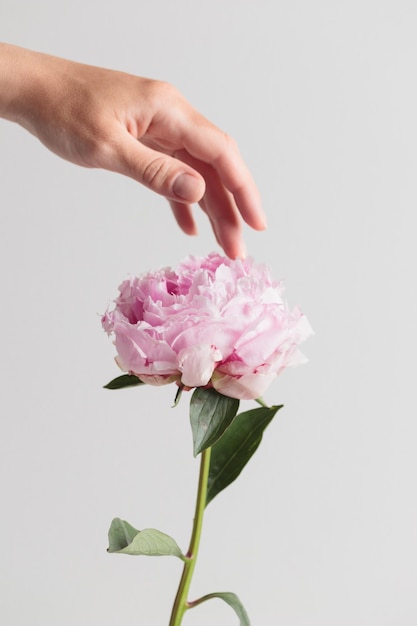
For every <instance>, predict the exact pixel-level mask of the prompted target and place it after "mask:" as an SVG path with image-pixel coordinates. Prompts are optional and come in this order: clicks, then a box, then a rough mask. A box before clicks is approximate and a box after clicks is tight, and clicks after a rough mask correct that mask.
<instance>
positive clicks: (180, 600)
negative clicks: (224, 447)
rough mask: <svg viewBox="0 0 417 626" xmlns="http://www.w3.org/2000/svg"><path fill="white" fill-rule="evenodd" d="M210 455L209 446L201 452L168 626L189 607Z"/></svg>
mask: <svg viewBox="0 0 417 626" xmlns="http://www.w3.org/2000/svg"><path fill="white" fill-rule="evenodd" d="M210 456H211V448H207V449H206V450H203V452H202V453H201V463H200V476H199V479H198V491H197V501H196V505H195V513H194V522H193V531H192V534H191V540H190V547H189V548H188V552H187V554H186V558H185V563H184V569H183V571H182V576H181V580H180V584H179V587H178V591H177V595H176V597H175V601H174V606H173V608H172V613H171V619H170V621H169V626H180V624H181V622H182V618H183V616H184V613H185V611H186V610H187V609H188V608H190V605H189V603H188V601H187V596H188V590H189V588H190V584H191V578H192V576H193V572H194V568H195V563H196V559H197V554H198V548H199V545H200V537H201V530H202V527H203V516H204V509H205V506H206V498H207V479H208V475H209V469H210Z"/></svg>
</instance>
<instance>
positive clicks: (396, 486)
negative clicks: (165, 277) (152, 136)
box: [0, 0, 417, 626]
mask: <svg viewBox="0 0 417 626" xmlns="http://www.w3.org/2000/svg"><path fill="white" fill-rule="evenodd" d="M416 26H417V8H416V4H415V3H414V2H411V1H409V2H406V1H401V0H399V1H397V2H393V1H392V2H389V1H384V0H382V1H381V2H371V1H370V0H362V1H361V2H359V1H353V2H349V3H341V2H339V3H336V2H330V1H324V0H318V1H317V2H314V3H313V2H308V1H307V0H300V1H298V2H288V1H284V2H274V1H272V0H271V1H262V0H260V1H259V2H256V3H254V2H248V1H246V0H243V1H242V0H239V2H237V0H236V1H233V2H232V1H227V0H222V1H220V0H211V2H210V3H202V2H195V1H194V2H191V1H186V0H179V1H177V2H168V0H165V1H158V0H155V1H154V2H152V3H150V2H133V1H132V0H119V1H118V2H117V3H116V2H114V3H104V2H98V1H90V0H83V2H81V1H79V0H73V1H72V2H53V1H52V0H38V1H37V2H36V3H32V2H29V0H25V1H24V0H13V1H12V0H2V2H1V4H0V40H2V41H7V42H10V43H16V44H19V45H22V46H25V47H28V48H32V49H36V50H42V51H45V52H49V53H52V54H56V55H59V56H64V57H68V58H72V59H74V60H78V61H83V62H87V63H91V64H95V65H102V66H106V67H112V68H115V69H120V70H124V71H127V72H131V73H135V74H139V75H145V76H150V77H154V78H160V79H164V80H168V81H170V82H172V83H174V84H175V85H176V86H177V87H178V88H179V89H180V90H181V91H182V92H183V93H184V95H185V96H186V97H187V98H188V99H189V100H190V101H191V102H192V103H193V104H194V105H195V106H196V107H197V108H198V109H199V110H200V111H201V112H202V113H204V114H205V115H206V116H207V117H209V118H210V119H211V120H212V121H213V122H215V123H216V124H217V125H219V126H220V127H222V128H223V129H224V130H226V131H227V132H228V133H230V134H231V135H232V136H233V137H234V138H235V139H236V140H237V142H238V144H239V146H240V149H241V152H242V154H243V155H244V157H245V159H246V161H247V163H248V165H249V167H250V168H251V170H252V172H253V174H254V176H255V179H256V180H257V182H258V185H259V187H260V190H261V193H262V196H263V202H264V207H265V209H266V211H267V216H268V222H269V228H268V230H267V231H266V232H265V233H252V232H249V230H248V229H246V242H247V245H248V249H249V253H250V254H251V255H252V256H254V257H255V258H256V259H257V260H258V261H262V262H265V263H267V264H268V265H269V266H270V267H271V268H272V272H273V275H274V276H275V277H276V278H283V279H284V280H285V282H286V285H287V292H286V293H287V297H288V300H289V302H290V304H291V305H294V304H299V305H300V306H301V308H302V309H303V311H304V312H305V313H306V314H307V316H308V317H309V319H310V321H311V324H312V326H313V327H314V329H315V333H316V334H315V337H314V338H312V339H310V340H309V341H308V342H307V343H306V344H305V345H304V352H305V353H306V354H307V355H308V357H309V364H308V365H306V366H303V367H301V368H299V369H296V370H292V371H287V372H285V373H284V374H283V375H282V376H281V377H280V378H279V379H277V381H276V382H275V383H274V384H273V385H272V387H271V388H270V390H269V391H268V393H267V395H266V398H265V399H266V400H267V401H268V402H270V403H281V402H282V403H284V404H285V408H284V410H283V411H281V412H280V413H279V414H278V416H277V418H276V420H275V423H273V424H272V425H271V426H270V427H269V429H268V430H267V431H266V433H265V438H264V441H263V443H262V446H261V448H260V449H259V451H258V453H257V455H256V456H255V457H254V460H253V461H252V463H251V464H250V465H249V466H248V467H247V469H246V470H245V472H244V474H242V476H241V478H240V479H239V480H238V481H237V482H236V483H235V485H233V486H232V487H230V488H229V489H228V490H227V491H226V492H225V493H224V494H222V495H221V496H219V497H218V499H216V501H215V502H213V504H212V505H210V506H209V508H208V509H207V515H206V522H205V530H204V535H203V543H202V548H201V554H200V558H199V562H198V564H197V569H196V575H195V579H194V581H193V587H192V596H195V597H197V596H198V595H201V594H204V593H207V592H210V591H214V590H220V591H222V590H231V591H235V592H236V593H238V595H239V596H240V597H241V599H242V601H243V602H244V604H245V606H246V608H247V610H248V613H249V615H250V616H251V619H252V623H253V624H254V625H256V626H270V625H272V624H279V625H282V626H335V625H336V626H352V625H354V626H394V625H395V626H396V625H397V624H401V626H414V625H415V624H416V623H417V599H416V598H417V596H416V593H415V589H416V583H417V544H416V528H417V506H416V496H415V494H416V486H415V485H416V469H417V460H416V455H415V441H416V435H417V427H416V411H415V398H414V395H415V394H414V389H415V353H416V347H417V346H416V319H417V306H416V281H415V266H416V249H415V232H416V227H415V215H414V214H415V210H416V199H417V193H416V170H417V168H416V166H417V156H416V145H417V126H416V115H415V112H416V110H417V97H416V94H417V91H416V84H415V82H416V58H417V56H416V55H417V40H416V36H415V33H416ZM0 159H1V171H0V203H1V213H0V220H1V222H0V223H1V227H0V276H1V283H0V285H1V286H0V289H1V302H2V306H1V308H0V324H1V328H2V347H1V351H2V359H1V400H0V402H1V420H0V494H1V512H2V514H1V522H0V529H1V537H2V540H1V544H2V547H1V567H0V585H1V591H0V622H1V623H2V624H7V625H8V626H23V625H25V626H26V625H30V626H38V625H39V626H41V625H42V626H56V625H57V624H59V626H75V625H79V626H87V625H89V626H92V625H98V624H100V626H114V625H115V624H120V626H134V625H137V624H146V625H147V626H163V625H164V624H167V623H168V619H169V613H170V607H171V604H172V601H173V598H174V595H175V590H176V586H177V582H178V579H179V575H180V569H181V564H180V562H179V561H178V562H177V561H176V560H174V559H163V558H160V559H145V558H139V557H138V558H133V557H122V556H118V555H107V554H106V547H107V529H108V526H109V524H110V521H111V519H112V517H114V516H120V517H122V518H124V519H127V520H129V521H130V522H131V523H132V524H133V525H134V526H136V527H138V528H144V527H149V526H151V527H156V528H160V529H161V530H163V531H165V532H167V533H169V534H171V535H172V536H174V537H175V538H176V539H177V541H178V543H179V544H180V546H182V547H183V548H184V549H185V547H186V544H187V542H188V537H189V532H190V528H191V522H192V514H193V506H194V493H195V487H196V479H197V471H198V468H197V465H196V462H195V461H194V460H193V458H192V450H191V435H190V428H189V424H188V413H187V402H186V401H184V400H183V401H182V403H181V405H180V406H179V407H177V408H176V409H171V408H170V407H171V404H172V399H173V394H174V389H172V388H171V387H169V388H164V389H162V390H161V389H160V390H157V389H153V388H145V389H140V390H137V389H135V390H124V391H121V392H114V393H111V392H109V391H105V390H103V389H102V385H103V384H105V383H106V382H107V381H108V380H110V379H111V378H113V377H114V376H115V375H117V373H118V371H117V368H116V366H115V364H114V362H113V355H114V350H113V347H112V345H111V342H110V341H109V340H108V339H107V337H106V336H105V334H104V333H103V331H102V330H101V327H100V314H101V313H102V312H103V311H104V309H105V308H106V306H107V305H108V303H109V301H110V300H111V299H112V298H113V297H114V296H115V295H116V290H117V286H118V284H119V283H120V282H121V280H122V279H123V278H124V277H125V276H126V275H127V274H128V273H130V272H135V273H140V272H144V271H146V270H148V269H154V268H157V267H159V266H164V265H170V264H174V265H175V264H177V263H178V262H179V261H180V260H181V259H182V258H183V257H184V256H186V255H187V254H197V255H203V254H207V253H208V252H210V251H211V250H215V249H217V248H216V244H215V241H214V239H213V236H212V234H211V232H210V230H209V226H208V224H207V222H206V220H205V217H204V215H202V214H201V215H200V214H199V217H198V222H199V227H200V235H199V237H198V238H187V237H186V236H185V235H183V234H182V233H181V232H180V231H179V230H178V228H177V227H176V225H175V223H174V219H173V218H172V216H171V215H170V212H169V209H168V207H167V205H166V203H165V201H164V200H163V199H162V198H160V197H158V196H156V195H154V194H152V193H151V192H149V191H148V190H146V189H144V188H141V187H140V186H139V185H138V184H136V183H134V182H133V181H131V180H129V179H127V178H122V177H121V176H118V175H116V174H111V173H108V172H101V171H88V170H83V169H81V168H77V167H76V166H73V165H71V164H69V163H66V162H64V161H61V160H59V159H58V158H57V157H55V156H54V155H52V154H50V153H49V152H48V151H47V150H46V149H45V148H44V147H43V146H42V145H41V144H39V143H38V142H37V141H36V139H34V138H33V137H32V136H30V135H29V134H27V133H26V132H25V131H23V130H22V129H20V128H19V127H17V126H13V125H12V124H10V123H8V122H5V121H1V120H0ZM184 622H186V623H187V625H188V624H189V625H190V626H191V625H193V626H209V625H212V624H213V623H217V624H224V625H226V624H234V623H235V622H236V618H235V616H234V615H233V613H232V612H231V611H230V609H229V608H228V607H227V606H226V605H222V604H221V603H220V602H213V603H212V604H211V605H210V604H207V605H204V606H203V607H201V608H199V609H196V610H195V611H193V612H192V613H190V614H189V615H187V616H186V619H185V620H184Z"/></svg>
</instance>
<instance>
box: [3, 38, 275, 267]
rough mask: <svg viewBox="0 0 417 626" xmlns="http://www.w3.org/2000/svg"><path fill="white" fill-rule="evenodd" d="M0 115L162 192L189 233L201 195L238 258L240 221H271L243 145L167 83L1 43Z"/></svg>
mask: <svg viewBox="0 0 417 626" xmlns="http://www.w3.org/2000/svg"><path fill="white" fill-rule="evenodd" d="M0 117H3V118H5V119H7V120H10V121H13V122H16V123H18V124H20V125H21V126H22V127H24V128H25V129H26V130H28V131H29V132H31V133H32V134H33V135H35V136H36V137H37V138H38V139H39V140H40V141H41V142H42V143H43V144H44V145H45V146H46V147H47V148H49V149H50V150H51V151H52V152H54V153H55V154H57V155H59V156H60V157H62V158H64V159H67V160H68V161H71V162H72V163H75V164H77V165H81V166H84V167H94V168H102V169H106V170H111V171H113V172H118V173H119V174H124V175H126V176H129V177H131V178H133V179H134V180H136V181H138V182H139V183H141V184H143V185H145V186H146V187H148V188H149V189H151V190H153V191H155V192H156V193H158V194H161V195H162V196H165V197H166V198H167V200H168V201H169V203H170V205H171V208H172V211H173V213H174V216H175V219H176V221H177V223H178V225H179V226H180V228H181V229H182V230H183V231H184V232H185V233H187V234H189V235H194V234H196V232H197V230H196V224H195V220H194V217H193V211H192V205H193V204H195V203H198V204H199V205H200V207H201V208H202V209H203V211H205V213H206V214H207V216H208V218H209V220H210V223H211V225H212V228H213V231H214V234H215V236H216V239H217V242H218V243H219V245H220V246H221V247H222V248H223V250H224V252H225V253H226V254H227V255H228V256H230V257H232V258H235V257H239V256H240V257H243V256H245V247H244V242H243V238H242V220H243V221H244V222H246V223H247V224H248V225H249V226H250V227H252V228H254V229H256V230H263V229H264V228H265V216H264V213H263V211H262V207H261V201H260V196H259V192H258V189H257V187H256V185H255V182H254V180H253V178H252V175H251V174H250V172H249V170H248V168H247V166H246V165H245V163H244V161H243V159H242V157H241V155H240V153H239V150H238V148H237V146H236V143H235V142H234V140H233V139H232V138H231V137H230V136H229V135H227V134H226V133H224V132H223V131H221V130H220V129H219V128H217V127H216V126H215V125H214V124H212V123H211V122H210V121H209V120H207V119H206V118H205V117H203V116H202V115H201V114H200V113H199V112H198V111H196V110H195V109H194V108H193V107H192V106H191V104H189V102H187V100H186V99H185V98H184V97H183V96H182V95H181V93H180V92H179V91H178V90H177V89H176V88H175V87H173V86H172V85H171V84H169V83H166V82H163V81H157V80H152V79H149V78H141V77H138V76H133V75H130V74H125V73H123V72H118V71H114V70H108V69H103V68H99V67H93V66H89V65H84V64H80V63H75V62H73V61H68V60H66V59H61V58H57V57H53V56H50V55H46V54H42V53H39V52H33V51H30V50H26V49H24V48H19V47H17V46H13V45H9V44H2V43H0Z"/></svg>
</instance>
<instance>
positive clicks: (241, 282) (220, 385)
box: [102, 253, 312, 400]
mask: <svg viewBox="0 0 417 626" xmlns="http://www.w3.org/2000/svg"><path fill="white" fill-rule="evenodd" d="M119 292H120V295H119V297H118V298H117V299H116V300H115V306H114V307H113V308H112V309H109V310H108V311H107V312H106V313H105V314H104V316H103V318H102V323H103V328H104V329H105V330H106V332H107V333H108V334H111V335H113V336H114V343H115V346H116V351H117V357H116V361H117V363H118V365H119V367H120V368H121V369H122V370H123V371H124V372H129V373H130V374H135V375H136V376H138V377H139V378H140V379H141V380H142V381H143V382H145V383H150V384H153V385H163V384H166V383H170V382H173V381H175V382H177V384H180V385H182V386H184V387H188V388H191V387H204V386H207V385H210V386H213V387H214V388H215V389H216V390H217V391H218V392H219V393H222V394H224V395H226V396H230V397H233V398H239V399H246V400H249V399H256V398H259V397H261V396H262V394H263V393H264V392H265V390H266V388H267V387H268V386H269V384H270V383H271V382H272V380H273V379H274V378H275V377H276V376H277V374H279V373H280V372H282V370H283V369H284V368H286V367H289V366H291V365H298V364H300V363H304V362H305V360H306V359H305V357H304V356H303V355H302V353H301V352H300V351H299V349H298V344H300V343H301V342H302V341H304V339H306V338H307V337H308V336H309V335H311V334H312V330H311V327H310V324H309V322H308V321H307V318H306V317H305V316H304V315H303V314H302V313H301V312H300V311H299V309H298V308H295V309H294V310H293V311H290V310H289V309H288V307H287V304H286V302H285V301H284V300H283V298H282V284H281V283H279V282H273V281H272V279H271V277H270V274H269V271H268V270H267V268H266V267H264V266H262V265H255V264H254V262H253V261H252V260H250V259H248V260H244V261H242V260H234V261H233V260H231V259H229V258H227V257H223V256H221V255H219V254H217V253H212V254H210V255H209V256H207V257H204V258H195V257H188V258H186V259H185V260H184V261H183V262H182V263H181V264H180V266H179V267H178V269H177V270H176V271H174V270H172V269H171V268H165V269H161V270H159V271H156V272H149V273H147V274H144V275H142V276H140V277H138V278H137V277H131V278H129V279H127V280H125V281H124V282H123V283H122V284H121V285H120V287H119Z"/></svg>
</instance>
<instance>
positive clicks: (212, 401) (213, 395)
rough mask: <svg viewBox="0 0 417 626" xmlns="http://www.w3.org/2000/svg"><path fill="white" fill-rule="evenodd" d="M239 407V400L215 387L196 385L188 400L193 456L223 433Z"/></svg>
mask: <svg viewBox="0 0 417 626" xmlns="http://www.w3.org/2000/svg"><path fill="white" fill-rule="evenodd" d="M238 408H239V400H236V399H235V398H229V397H228V396H223V395H222V394H221V393H218V392H217V391H216V390H215V389H204V388H203V387H197V389H196V390H195V391H194V393H193V395H192V397H191V402H190V421H191V430H192V433H193V443H194V456H197V454H199V453H200V452H202V451H203V450H205V449H206V448H210V446H212V445H213V444H214V443H215V442H216V441H217V440H218V439H220V437H221V436H222V435H223V433H224V431H225V430H226V428H227V427H228V426H229V425H230V423H231V422H232V420H233V418H234V417H235V415H236V413H237V411H238Z"/></svg>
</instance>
